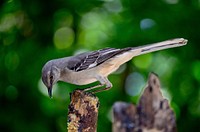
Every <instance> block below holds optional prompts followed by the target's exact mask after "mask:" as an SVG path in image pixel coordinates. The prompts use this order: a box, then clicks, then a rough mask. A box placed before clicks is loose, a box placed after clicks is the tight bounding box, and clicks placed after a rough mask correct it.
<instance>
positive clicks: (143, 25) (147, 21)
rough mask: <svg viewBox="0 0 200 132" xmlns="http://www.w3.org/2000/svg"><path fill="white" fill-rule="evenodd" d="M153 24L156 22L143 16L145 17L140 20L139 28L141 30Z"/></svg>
mask: <svg viewBox="0 0 200 132" xmlns="http://www.w3.org/2000/svg"><path fill="white" fill-rule="evenodd" d="M155 24H156V22H155V21H154V20H153V19H149V18H145V19H143V20H141V22H140V28H141V29H142V30H146V29H150V28H152V27H153V26H154V25H155Z"/></svg>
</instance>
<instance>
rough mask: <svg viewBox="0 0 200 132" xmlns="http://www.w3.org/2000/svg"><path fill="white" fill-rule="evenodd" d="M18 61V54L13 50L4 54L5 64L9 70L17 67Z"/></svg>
mask: <svg viewBox="0 0 200 132" xmlns="http://www.w3.org/2000/svg"><path fill="white" fill-rule="evenodd" d="M19 62H20V59H19V55H18V54H17V53H16V52H14V51H10V52H8V53H7V55H6V56H5V66H6V68H7V69H8V70H10V71H14V70H15V69H16V68H17V67H18V65H19Z"/></svg>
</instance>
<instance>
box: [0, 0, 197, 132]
mask: <svg viewBox="0 0 200 132" xmlns="http://www.w3.org/2000/svg"><path fill="white" fill-rule="evenodd" d="M199 31H200V1H199V0H190V1H188V0H150V1H147V0H140V1H136V0H98V1H96V0H52V1H41V0H8V1H6V0H4V1H1V3H0V130H1V131H2V132H9V131H10V132H27V131H29V132H55V131H58V132H65V131H66V129H67V128H66V127H67V111H68V110H67V109H68V104H69V93H70V92H71V91H72V90H73V89H75V88H77V87H78V86H74V85H72V84H66V83H62V82H59V83H58V84H57V85H55V86H54V89H53V99H50V98H49V97H48V96H47V90H46V88H45V86H44V85H43V84H42V82H41V69H42V67H43V65H44V64H45V63H46V62H47V61H48V60H50V59H54V58H60V57H64V56H70V55H74V54H77V53H81V52H84V51H91V50H97V49H100V48H105V47H114V48H124V47H131V46H140V45H144V44H149V43H154V42H159V41H163V40H167V39H172V38H179V37H183V38H186V39H188V40H189V42H188V45H186V46H184V47H179V48H174V49H167V50H163V51H159V52H154V53H149V54H146V55H142V56H138V57H135V58H134V59H133V60H131V61H129V62H128V63H127V64H125V65H123V66H122V67H121V68H120V69H119V70H118V71H117V72H116V73H114V74H113V75H111V76H109V79H110V80H111V82H112V83H113V88H112V89H111V90H109V91H106V92H102V93H98V94H97V96H98V97H99V99H100V102H101V104H100V109H99V120H98V131H100V132H102V131H108V132H109V131H111V118H112V111H111V108H112V105H113V104H114V102H116V101H127V102H133V103H137V100H138V97H139V95H140V93H141V91H142V89H143V88H144V86H145V84H146V79H147V77H148V74H149V72H151V71H153V72H155V73H157V74H158V75H159V77H160V80H161V84H162V91H163V94H164V95H165V96H166V97H167V98H168V99H169V100H170V102H171V106H172V108H173V109H174V111H175V113H176V118H177V127H178V130H179V131H180V132H188V131H198V130H200V126H199V122H200V60H199V58H200V49H199V40H200V38H199V37H200V36H199ZM83 87H87V86H83Z"/></svg>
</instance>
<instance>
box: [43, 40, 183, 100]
mask: <svg viewBox="0 0 200 132" xmlns="http://www.w3.org/2000/svg"><path fill="white" fill-rule="evenodd" d="M186 43H187V40H186V39H183V38H177V39H172V40H167V41H163V42H159V43H154V44H149V45H145V46H139V47H129V48H124V49H115V48H105V49H100V50H97V51H91V52H86V53H82V54H79V55H76V56H70V57H65V58H60V59H54V60H50V61H48V62H47V63H46V64H45V65H44V67H43V69H42V81H43V83H44V84H45V85H46V87H47V88H48V94H49V96H50V97H52V86H53V85H54V84H55V83H56V82H57V81H64V82H68V83H71V84H76V85H85V84H90V83H93V82H96V81H99V82H100V84H99V85H97V86H94V87H90V88H86V89H84V90H85V91H87V90H91V89H94V88H98V87H102V86H104V85H105V88H102V89H99V90H96V91H95V92H100V91H103V90H108V89H110V88H111V87H112V83H111V82H110V81H109V80H108V75H110V74H111V73H112V72H114V71H116V70H117V69H118V68H119V66H120V65H122V64H124V63H126V62H127V61H129V60H131V59H132V58H133V57H135V56H138V55H142V54H146V53H149V52H153V51H158V50H162V49H167V48H173V47H178V46H183V45H186Z"/></svg>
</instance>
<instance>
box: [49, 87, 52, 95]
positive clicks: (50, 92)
mask: <svg viewBox="0 0 200 132" xmlns="http://www.w3.org/2000/svg"><path fill="white" fill-rule="evenodd" d="M48 94H49V97H50V98H52V86H51V87H48Z"/></svg>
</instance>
